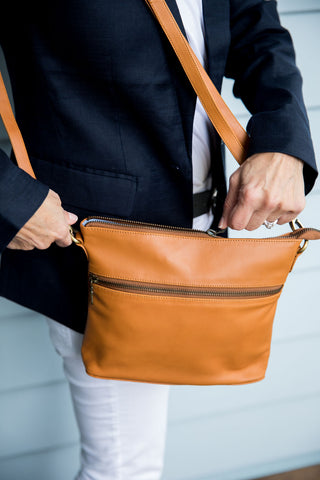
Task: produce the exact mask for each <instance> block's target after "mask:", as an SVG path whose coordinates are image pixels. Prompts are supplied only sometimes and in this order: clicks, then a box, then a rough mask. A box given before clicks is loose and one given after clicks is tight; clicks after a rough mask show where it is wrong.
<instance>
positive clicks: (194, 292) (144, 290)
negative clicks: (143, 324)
mask: <svg viewBox="0 0 320 480" xmlns="http://www.w3.org/2000/svg"><path fill="white" fill-rule="evenodd" d="M89 283H90V297H91V304H93V297H94V285H100V286H101V287H105V288H109V289H111V290H119V291H122V292H127V293H141V294H144V295H164V296H173V297H195V298H256V297H268V296H271V295H276V294H277V293H280V292H281V290H282V285H278V286H276V287H252V288H250V287H246V288H242V287H196V286H191V287H188V286H180V285H163V284H159V283H148V282H136V281H131V280H119V279H116V278H109V277H103V276H100V275H94V274H92V273H90V274H89Z"/></svg>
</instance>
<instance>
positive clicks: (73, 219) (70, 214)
mask: <svg viewBox="0 0 320 480" xmlns="http://www.w3.org/2000/svg"><path fill="white" fill-rule="evenodd" d="M68 214H69V219H70V222H72V223H75V222H76V221H77V220H78V217H77V215H75V214H74V213H71V212H68Z"/></svg>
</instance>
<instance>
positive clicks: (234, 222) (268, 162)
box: [219, 153, 305, 230]
mask: <svg viewBox="0 0 320 480" xmlns="http://www.w3.org/2000/svg"><path fill="white" fill-rule="evenodd" d="M304 207H305V195H304V180H303V162H302V161H301V160H299V159H298V158H295V157H292V156H290V155H285V154H283V153H259V154H256V155H252V156H251V157H249V158H248V159H247V160H246V161H245V162H244V163H243V164H242V165H241V166H240V167H239V168H238V170H236V171H235V172H234V173H233V174H232V175H231V177H230V184H229V192H228V195H227V198H226V201H225V205H224V211H223V215H222V218H221V221H220V223H219V227H220V228H226V227H230V228H232V229H234V230H242V229H246V230H255V229H256V228H258V227H260V225H262V224H263V222H264V221H265V220H267V221H269V222H273V221H275V220H278V224H280V225H282V224H284V223H287V222H290V221H291V220H293V219H294V218H296V216H297V215H298V214H299V213H300V212H301V211H302V210H303V209H304Z"/></svg>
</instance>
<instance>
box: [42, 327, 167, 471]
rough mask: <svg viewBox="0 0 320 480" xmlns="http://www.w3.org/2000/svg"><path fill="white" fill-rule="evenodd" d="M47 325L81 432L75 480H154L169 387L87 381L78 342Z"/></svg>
mask: <svg viewBox="0 0 320 480" xmlns="http://www.w3.org/2000/svg"><path fill="white" fill-rule="evenodd" d="M47 321H48V325H49V332H50V337H51V340H52V343H53V345H54V347H55V349H56V351H57V352H58V353H59V355H61V357H62V359H63V367H64V372H65V375H66V378H67V380H68V382H69V386H70V391H71V396H72V401H73V405H74V411H75V415H76V419H77V422H78V426H79V430H80V439H81V469H80V471H79V473H78V476H77V477H76V480H159V479H160V477H161V472H162V468H163V457H164V449H165V437H166V426H167V406H168V393H169V387H168V386H167V385H154V384H147V383H137V382H126V381H120V380H104V379H99V378H93V377H90V376H89V375H87V374H86V372H85V370H84V366H83V363H82V359H81V354H80V348H81V343H82V337H83V336H82V335H81V334H80V333H77V332H75V331H73V330H71V329H70V328H67V327H65V326H63V325H60V324H59V323H57V322H55V321H54V320H50V319H48V320H47ZM66 480H67V479H66Z"/></svg>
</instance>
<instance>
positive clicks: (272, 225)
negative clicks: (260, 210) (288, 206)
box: [263, 219, 278, 229]
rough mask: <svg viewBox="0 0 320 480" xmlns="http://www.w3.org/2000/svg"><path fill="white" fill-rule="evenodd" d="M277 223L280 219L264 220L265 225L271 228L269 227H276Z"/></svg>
mask: <svg viewBox="0 0 320 480" xmlns="http://www.w3.org/2000/svg"><path fill="white" fill-rule="evenodd" d="M277 223H278V219H277V220H275V221H274V222H268V220H265V221H264V222H263V225H264V226H265V227H266V228H269V229H270V228H272V227H274V226H275V225H277Z"/></svg>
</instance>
